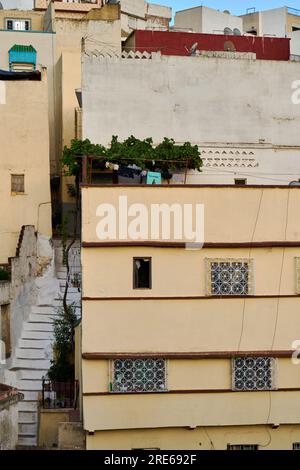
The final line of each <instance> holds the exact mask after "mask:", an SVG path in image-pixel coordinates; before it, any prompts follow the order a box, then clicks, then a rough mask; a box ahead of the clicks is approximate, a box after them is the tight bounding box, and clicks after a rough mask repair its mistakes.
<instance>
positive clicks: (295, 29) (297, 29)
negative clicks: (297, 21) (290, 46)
mask: <svg viewBox="0 0 300 470" xmlns="http://www.w3.org/2000/svg"><path fill="white" fill-rule="evenodd" d="M292 31H293V32H294V31H300V27H297V26H292Z"/></svg>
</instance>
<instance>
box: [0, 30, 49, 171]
mask: <svg viewBox="0 0 300 470" xmlns="http://www.w3.org/2000/svg"><path fill="white" fill-rule="evenodd" d="M15 44H22V45H31V46H33V47H34V48H35V49H36V51H37V66H38V68H39V69H40V68H41V67H46V68H47V81H48V93H49V101H48V115H49V123H48V126H49V146H50V147H49V157H48V158H49V160H50V171H51V173H55V172H56V171H57V157H56V149H55V147H56V139H57V134H56V117H55V107H56V105H57V99H58V98H57V91H56V88H55V63H56V38H55V34H52V33H47V32H42V31H41V32H36V33H31V32H28V31H0V68H1V69H4V70H8V69H9V55H8V51H9V49H10V48H11V47H13V46H14V45H15ZM47 145H48V144H47Z"/></svg>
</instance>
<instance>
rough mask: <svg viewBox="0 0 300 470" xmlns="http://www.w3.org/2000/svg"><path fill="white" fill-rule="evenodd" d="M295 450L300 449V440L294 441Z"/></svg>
mask: <svg viewBox="0 0 300 470" xmlns="http://www.w3.org/2000/svg"><path fill="white" fill-rule="evenodd" d="M293 450H300V442H294V443H293Z"/></svg>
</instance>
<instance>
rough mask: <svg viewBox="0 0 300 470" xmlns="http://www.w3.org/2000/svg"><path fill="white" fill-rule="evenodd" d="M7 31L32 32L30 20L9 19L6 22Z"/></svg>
mask: <svg viewBox="0 0 300 470" xmlns="http://www.w3.org/2000/svg"><path fill="white" fill-rule="evenodd" d="M6 29H10V30H14V31H30V29H31V28H30V20H25V19H21V18H9V19H7V20H6Z"/></svg>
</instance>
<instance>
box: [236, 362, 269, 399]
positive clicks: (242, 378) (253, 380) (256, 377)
mask: <svg viewBox="0 0 300 470" xmlns="http://www.w3.org/2000/svg"><path fill="white" fill-rule="evenodd" d="M232 369H233V370H232V389H233V390H236V391H238V392H240V391H255V390H274V388H275V387H274V382H275V380H274V375H275V373H274V372H275V359H274V358H272V357H236V358H234V359H233V361H232Z"/></svg>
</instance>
